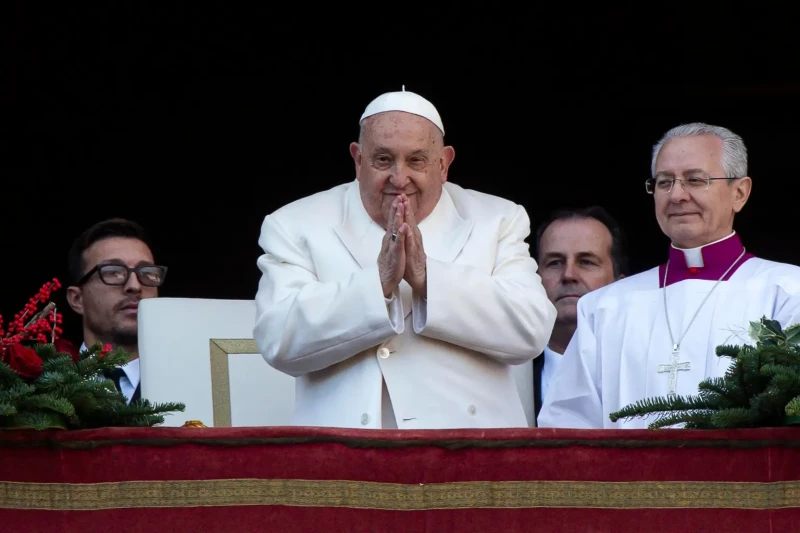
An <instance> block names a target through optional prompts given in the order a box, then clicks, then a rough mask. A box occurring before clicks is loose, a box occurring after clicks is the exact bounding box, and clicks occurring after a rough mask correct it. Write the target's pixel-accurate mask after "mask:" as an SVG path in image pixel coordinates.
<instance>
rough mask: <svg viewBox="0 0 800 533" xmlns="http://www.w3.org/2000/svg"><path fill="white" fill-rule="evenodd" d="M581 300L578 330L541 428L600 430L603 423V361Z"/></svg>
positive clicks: (541, 417)
mask: <svg viewBox="0 0 800 533" xmlns="http://www.w3.org/2000/svg"><path fill="white" fill-rule="evenodd" d="M585 304H586V301H585V300H584V299H583V298H581V299H580V300H578V327H577V329H576V330H575V334H574V335H573V336H572V340H571V341H570V343H569V345H568V346H567V349H566V351H565V352H564V355H563V356H562V358H563V359H562V360H561V362H560V363H559V365H558V367H557V368H556V371H555V373H554V374H553V377H552V378H551V380H550V384H549V385H548V386H547V394H546V395H545V397H544V398H543V399H542V410H541V411H540V412H539V417H538V418H537V423H538V426H539V427H550V428H576V429H599V428H602V427H604V424H603V404H602V401H601V399H600V398H601V393H602V391H601V390H600V389H601V385H600V383H601V381H600V377H601V376H600V368H601V365H600V361H599V360H598V357H597V339H596V338H595V334H594V327H593V326H594V324H593V320H592V318H591V317H587V314H586V306H585Z"/></svg>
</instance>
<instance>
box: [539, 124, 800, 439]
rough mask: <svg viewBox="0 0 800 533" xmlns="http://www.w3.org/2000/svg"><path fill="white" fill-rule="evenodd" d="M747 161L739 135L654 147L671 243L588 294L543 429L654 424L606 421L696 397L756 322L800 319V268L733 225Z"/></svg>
mask: <svg viewBox="0 0 800 533" xmlns="http://www.w3.org/2000/svg"><path fill="white" fill-rule="evenodd" d="M723 147H724V149H723ZM746 161H747V160H746V152H745V150H744V144H743V143H742V141H741V139H740V138H739V137H738V136H736V135H735V134H733V133H732V132H730V131H728V130H726V129H724V128H720V127H716V126H708V125H704V124H691V125H686V126H679V127H678V128H674V129H673V130H671V131H670V132H668V134H667V135H666V136H665V138H664V139H662V141H661V142H660V143H659V144H658V145H656V147H655V149H654V157H653V176H654V177H653V178H652V179H651V180H648V183H647V189H648V192H650V193H651V194H653V195H654V197H655V205H656V217H657V218H658V222H659V225H660V226H661V228H662V230H663V231H664V233H665V234H666V235H667V236H668V237H670V239H671V240H672V243H673V244H672V246H671V248H670V250H669V258H668V261H667V262H666V263H665V264H662V265H660V266H658V267H655V268H653V269H651V270H648V271H646V272H643V273H640V274H637V275H634V276H631V277H628V278H625V279H622V280H620V281H617V282H615V283H613V284H611V285H608V286H606V287H603V288H601V289H598V290H595V291H593V292H590V293H589V294H586V295H584V296H582V297H581V299H580V300H579V301H578V326H577V330H576V332H575V334H574V336H573V337H572V340H571V342H570V344H569V345H568V347H567V349H566V351H565V353H564V356H563V358H562V361H561V364H560V365H559V367H558V369H557V371H556V373H555V375H554V376H553V379H552V381H551V383H550V386H549V388H548V392H547V395H546V397H545V398H544V405H543V406H542V410H541V413H540V415H539V419H538V421H539V426H540V427H565V428H586V429H590V428H613V429H620V428H631V429H637V428H646V427H647V426H648V425H649V424H650V423H651V422H653V421H654V420H655V418H654V417H655V415H651V416H650V417H647V418H633V419H622V420H619V421H618V422H616V423H612V422H611V420H610V418H609V414H610V413H613V412H615V411H618V410H620V409H621V408H623V407H625V406H627V405H630V404H633V403H636V402H638V401H640V400H643V399H646V398H653V397H665V396H668V395H670V394H677V395H680V396H685V395H696V394H697V393H698V384H699V383H700V382H701V381H703V380H704V379H706V378H709V377H722V376H723V375H724V374H725V372H726V370H727V369H728V368H729V366H730V364H731V360H730V359H729V358H727V357H719V356H717V355H716V348H717V346H719V345H723V344H733V345H736V344H748V343H752V342H753V341H752V339H750V337H749V336H748V327H749V325H750V322H751V321H758V320H759V319H760V318H761V317H762V316H766V317H767V318H770V319H773V320H777V321H778V322H779V323H780V324H781V325H782V326H783V327H787V326H789V325H791V324H794V323H797V322H800V268H798V267H796V266H793V265H788V264H783V263H777V262H773V261H768V260H765V259H761V258H758V257H754V256H753V255H752V254H750V253H748V252H747V251H746V250H745V248H744V246H743V243H742V241H741V240H740V238H739V236H738V235H737V234H736V233H735V232H734V231H733V229H732V225H733V215H734V213H736V212H738V211H739V210H740V209H741V208H742V207H743V206H744V203H745V202H746V200H747V197H748V196H749V191H750V188H749V184H750V178H749V177H746V176H747V174H746V172H747V168H746V166H747V165H746ZM720 233H721V234H722V236H721V237H720ZM711 236H713V237H716V238H715V239H713V240H711ZM698 242H701V243H703V244H700V245H697V243H698Z"/></svg>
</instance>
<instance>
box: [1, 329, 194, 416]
mask: <svg viewBox="0 0 800 533" xmlns="http://www.w3.org/2000/svg"><path fill="white" fill-rule="evenodd" d="M108 348H109V347H106V348H103V347H102V346H101V345H100V344H96V345H94V346H92V347H90V348H88V349H86V350H84V351H82V352H81V353H80V354H79V355H77V356H74V355H72V354H69V353H66V352H59V351H58V350H56V347H55V346H54V345H53V344H35V345H33V346H31V347H25V348H24V349H26V350H27V349H32V350H33V351H34V352H35V354H36V356H38V358H39V359H40V360H41V373H39V374H38V376H36V377H26V376H23V375H21V374H20V373H19V371H18V370H15V369H14V368H12V366H10V365H9V364H8V363H7V362H6V361H0V428H31V429H37V430H41V429H48V428H63V429H87V428H99V427H106V426H154V425H156V424H160V423H163V422H164V415H165V414H167V413H169V412H170V411H183V410H184V409H185V406H184V405H183V404H180V403H165V404H153V403H150V402H149V401H148V400H145V399H140V400H137V401H135V402H131V404H130V405H129V404H128V403H127V400H126V398H125V396H123V395H122V393H120V392H119V391H117V389H116V387H115V386H114V382H113V381H111V380H109V379H106V378H105V376H106V375H109V374H110V372H111V371H113V370H114V368H115V367H117V366H119V365H123V364H125V363H126V362H128V357H129V354H126V353H125V352H123V351H122V350H119V349H118V350H113V351H107V349H108ZM28 357H31V358H32V354H30V353H29V352H28ZM37 363H38V362H37Z"/></svg>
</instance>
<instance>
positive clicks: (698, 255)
mask: <svg viewBox="0 0 800 533" xmlns="http://www.w3.org/2000/svg"><path fill="white" fill-rule="evenodd" d="M734 235H736V232H735V231H732V232H731V234H730V235H728V236H726V237H723V238H721V239H717V240H716V241H714V242H710V243H708V244H704V245H702V246H698V247H697V248H678V247H677V246H675V245H674V244H672V245H671V246H672V248H673V249H675V250H680V251H681V252H683V256H684V257H685V258H686V266H687V267H689V268H702V267H704V266H705V263H704V262H703V248H705V247H706V246H711V245H712V244H717V243H718V242H722V241H724V240H727V239H730V238H731V237H733V236H734Z"/></svg>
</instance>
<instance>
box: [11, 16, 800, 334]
mask: <svg viewBox="0 0 800 533" xmlns="http://www.w3.org/2000/svg"><path fill="white" fill-rule="evenodd" d="M108 4H109V5H105V6H100V7H97V6H91V7H90V6H85V5H83V4H81V3H78V4H74V3H72V4H69V5H59V4H55V3H54V4H53V5H49V4H48V5H34V3H32V2H6V3H4V5H3V7H2V8H0V24H2V30H3V34H4V41H3V47H4V62H3V65H2V68H3V80H4V81H3V83H2V98H3V102H4V105H3V114H2V116H3V118H2V120H0V127H2V128H3V130H5V131H4V138H5V141H3V143H2V145H0V146H2V148H1V149H2V152H0V164H1V165H2V168H0V172H1V174H0V175H1V176H2V178H3V180H2V184H3V189H2V192H0V199H1V201H2V209H0V223H1V225H0V230H2V235H3V245H2V252H0V253H1V254H2V261H0V264H2V265H3V273H2V279H3V281H2V290H0V312H2V313H4V314H7V315H10V314H13V313H14V312H16V311H17V310H19V309H20V308H21V307H22V305H23V304H24V303H25V301H26V300H27V298H28V297H29V296H31V295H33V293H35V291H36V290H37V289H38V288H39V286H40V285H41V284H42V283H43V282H44V281H46V280H48V279H50V278H52V277H53V276H58V277H59V278H62V279H66V253H67V250H68V249H69V246H70V244H71V241H72V239H73V238H74V237H75V236H77V235H78V234H79V233H80V232H81V231H83V230H84V229H85V228H86V227H88V226H89V225H91V224H93V223H95V222H97V221H99V220H102V219H104V218H107V217H111V216H122V217H128V218H132V219H134V220H137V221H139V222H140V223H142V224H143V225H144V226H145V227H146V228H147V229H148V230H149V231H150V232H151V233H152V235H153V237H154V239H155V244H156V245H155V253H156V259H157V261H158V262H160V263H162V264H166V265H168V266H169V268H170V272H169V276H168V278H167V283H166V285H165V286H164V288H163V290H162V293H161V295H162V296H180V297H202V298H231V299H250V298H253V297H254V295H255V291H256V286H257V282H258V277H259V273H258V270H257V268H256V259H257V257H258V254H259V248H258V245H257V240H258V235H259V229H260V223H261V220H262V219H263V217H264V216H265V215H266V214H268V213H270V212H271V211H273V210H275V209H276V208H278V207H280V206H281V205H283V204H285V203H287V202H289V201H292V200H295V199H298V198H300V197H302V196H305V195H308V194H311V193H313V192H316V191H318V190H320V189H324V188H328V187H332V186H334V185H336V184H339V183H342V182H344V181H349V180H351V179H353V178H354V173H353V164H352V161H351V159H350V156H349V153H348V144H349V143H350V142H351V141H353V140H355V139H356V137H357V135H358V118H359V117H360V115H361V113H362V112H363V110H364V108H365V107H366V105H367V104H368V103H369V101H370V100H372V99H373V98H374V97H376V96H377V95H378V94H380V93H383V92H386V91H392V90H399V89H400V87H401V85H403V84H404V85H405V86H406V89H407V90H410V91H414V92H417V93H419V94H421V95H423V96H424V97H426V98H428V99H430V100H431V101H432V102H433V103H434V105H436V106H437V108H438V109H439V112H440V114H441V116H442V119H443V121H444V124H445V128H446V130H447V137H446V140H447V142H448V144H451V145H453V146H454V147H455V148H456V159H455V163H454V165H453V167H452V168H451V174H450V180H451V181H453V182H455V183H458V184H460V185H462V186H465V187H468V188H475V189H479V190H482V191H484V192H489V193H494V194H497V195H501V196H504V197H507V198H510V199H513V200H514V201H517V202H519V203H522V204H523V205H525V207H526V208H527V209H528V211H529V214H530V216H531V219H532V222H533V224H534V228H535V226H536V225H537V224H538V223H539V222H541V221H542V220H543V219H544V218H546V216H547V215H548V214H549V212H550V211H551V210H553V209H555V208H558V207H564V206H584V205H588V204H600V205H603V206H605V207H606V208H607V209H608V210H609V211H610V212H611V213H612V214H613V215H614V216H616V217H617V218H618V219H619V220H620V222H621V223H622V224H623V225H624V226H625V229H626V230H627V232H628V234H629V237H630V239H631V241H632V247H631V248H632V249H631V263H632V267H633V269H634V270H635V271H641V270H644V269H646V268H649V267H651V266H653V265H655V264H657V263H658V262H660V261H661V260H662V259H663V258H664V255H665V248H666V246H667V245H668V242H667V240H666V238H665V237H664V236H663V235H662V234H661V233H660V231H659V229H658V226H657V224H656V222H655V219H654V215H653V208H652V198H651V197H650V196H648V195H647V194H646V193H645V190H644V181H645V180H646V179H647V178H648V177H649V165H650V150H651V147H652V145H653V143H655V142H656V141H657V139H658V138H659V137H660V135H661V134H663V133H664V132H665V131H666V130H667V129H669V128H671V127H672V126H675V125H677V124H680V123H683V122H690V121H705V122H710V123H716V124H720V125H724V126H727V127H729V128H731V129H732V130H734V131H735V132H737V133H739V134H740V135H742V136H743V137H744V139H745V142H746V143H747V145H748V148H749V150H750V175H751V176H753V177H754V192H753V195H752V197H751V200H750V202H749V203H748V205H747V207H746V209H745V211H744V212H743V213H742V214H741V215H740V217H739V219H738V221H737V226H736V229H737V230H738V231H739V233H740V234H741V235H742V236H743V239H744V241H745V245H746V246H747V247H748V250H750V251H752V252H754V253H756V254H757V255H761V256H763V257H767V258H770V259H775V260H778V261H786V262H792V263H800V251H798V249H797V246H796V242H797V241H796V240H795V238H794V234H795V227H794V226H795V225H794V220H795V217H796V213H795V209H794V205H795V203H796V201H795V198H796V197H797V194H798V192H800V187H798V185H797V170H796V165H795V158H796V156H795V154H796V151H797V137H798V136H797V123H798V119H799V118H800V111H798V97H800V83H799V80H798V66H797V65H798V59H797V58H798V55H797V52H798V46H797V45H796V42H797V38H798V37H797V35H798V31H797V30H796V27H795V20H796V17H795V16H794V10H793V9H792V8H791V7H790V4H789V3H787V4H785V6H787V7H782V5H781V4H778V3H774V4H769V3H762V4H759V5H758V6H754V5H753V4H752V3H748V4H747V6H746V7H736V8H734V7H731V5H732V4H731V3H721V2H720V3H700V2H698V3H696V4H697V5H694V4H688V3H687V4H685V5H684V4H679V3H661V4H653V5H649V4H647V5H645V4H642V6H643V7H632V6H633V3H632V4H631V6H627V7H625V6H623V7H606V6H602V7H600V8H598V7H596V6H594V5H587V6H585V7H582V6H580V5H579V4H577V3H564V4H563V7H558V6H556V7H554V6H552V5H550V6H548V7H547V8H542V7H533V8H532V7H530V5H527V3H519V4H513V3H503V2H492V3H479V2H451V3H429V4H419V5H414V4H413V3H393V4H389V3H386V4H377V3H372V4H364V5H357V4H355V3H352V2H351V3H342V4H339V5H335V6H334V5H332V4H330V3H325V4H319V5H315V4H313V3H290V4H287V5H282V4H275V5H271V6H266V5H262V6H260V7H249V8H246V9H245V8H241V7H233V6H231V5H230V4H233V2H228V3H225V4H222V3H218V4H216V5H202V6H201V5H195V4H191V3H186V4H176V3H172V2H159V3H154V4H151V5H147V4H145V3H140V2H130V3H126V2H111V3H108ZM700 4H702V6H705V7H699V5H700ZM637 5H638V4H637ZM743 5H744V4H743ZM63 292H64V289H62V291H60V293H63ZM57 301H58V302H60V303H61V307H60V308H61V310H63V311H64V312H65V319H66V320H67V328H68V331H67V334H66V336H67V337H69V338H71V339H73V340H76V341H79V340H80V335H81V333H80V330H79V322H78V321H77V319H76V317H74V315H72V313H71V312H69V311H67V308H66V305H65V304H63V299H58V300H57Z"/></svg>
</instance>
